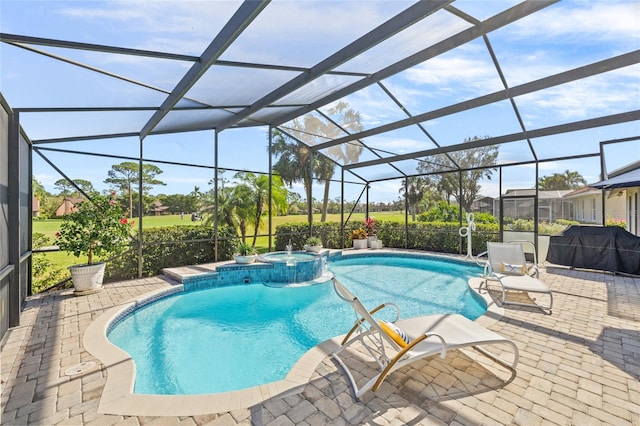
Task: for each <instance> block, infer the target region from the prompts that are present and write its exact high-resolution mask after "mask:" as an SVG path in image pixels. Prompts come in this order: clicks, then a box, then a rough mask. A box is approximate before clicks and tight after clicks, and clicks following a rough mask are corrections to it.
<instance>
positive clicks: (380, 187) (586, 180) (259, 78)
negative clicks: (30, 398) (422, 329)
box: [0, 0, 640, 332]
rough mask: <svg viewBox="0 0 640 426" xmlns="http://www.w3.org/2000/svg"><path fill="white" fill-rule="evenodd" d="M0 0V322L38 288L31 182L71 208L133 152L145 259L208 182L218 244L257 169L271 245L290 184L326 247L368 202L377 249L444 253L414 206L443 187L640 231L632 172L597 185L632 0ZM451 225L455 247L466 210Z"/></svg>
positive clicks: (635, 55) (631, 64)
mask: <svg viewBox="0 0 640 426" xmlns="http://www.w3.org/2000/svg"><path fill="white" fill-rule="evenodd" d="M1 7H2V13H1V18H0V19H1V34H0V41H1V42H2V43H0V55H1V56H0V57H1V62H0V67H1V70H0V71H1V80H0V84H1V86H0V89H1V94H2V99H1V100H2V106H3V109H2V110H3V112H2V138H1V139H0V153H1V155H0V162H1V165H2V171H1V173H0V203H1V204H2V212H3V220H2V223H1V224H0V241H1V243H2V252H1V253H0V279H1V294H2V301H3V305H2V306H3V308H2V309H3V318H2V324H1V326H2V331H3V332H4V330H6V328H7V326H9V325H15V324H17V323H18V321H19V306H20V302H21V301H22V300H24V298H25V296H26V295H27V294H28V293H30V291H31V268H32V257H33V256H34V254H33V252H34V251H38V250H36V249H35V247H34V244H33V241H32V227H33V224H32V216H34V222H33V223H37V222H36V220H35V217H36V216H38V214H39V211H40V210H41V206H39V205H38V203H40V204H41V203H42V202H43V200H41V199H38V197H35V198H34V195H36V193H37V192H38V191H40V190H41V189H42V188H44V189H45V190H46V192H48V193H51V194H53V193H57V196H58V197H59V199H60V200H61V206H63V205H64V203H65V202H73V200H72V199H71V198H72V197H71V196H69V197H67V194H71V193H74V194H75V196H77V197H80V198H83V197H85V196H86V197H88V198H90V197H91V194H92V191H96V192H104V191H109V190H111V189H114V188H117V189H118V190H122V179H121V180H117V179H116V178H115V177H114V173H115V174H117V173H116V172H117V170H120V171H122V169H116V168H115V167H114V166H117V165H122V164H124V163H127V164H130V163H133V164H134V167H133V168H131V167H130V168H129V169H128V170H129V172H131V173H132V174H131V175H129V177H130V176H135V180H134V181H133V182H132V181H131V180H129V181H128V182H129V183H130V186H129V192H128V193H129V194H131V193H133V196H132V197H131V200H132V203H131V204H132V207H131V208H130V214H131V216H132V217H136V218H137V219H138V220H137V222H136V228H137V231H138V237H137V239H136V241H135V242H134V243H133V244H132V249H131V250H132V251H131V253H132V258H134V259H136V262H135V263H136V268H137V275H138V276H142V275H143V273H144V271H145V268H146V267H147V266H148V265H147V266H145V263H144V259H145V253H146V252H147V251H148V250H151V249H152V247H157V246H158V245H162V244H174V243H175V241H156V240H153V241H150V240H145V237H144V236H143V224H144V222H145V221H150V220H151V218H150V217H151V216H152V215H153V214H158V215H162V214H163V212H164V211H165V210H166V209H167V208H168V207H167V204H168V201H167V200H169V196H174V195H175V196H176V197H177V196H179V195H181V196H187V195H190V196H192V197H196V198H198V197H201V195H202V194H205V193H206V194H210V195H211V196H210V197H209V198H206V197H201V199H202V200H203V201H202V202H201V203H200V204H199V206H198V211H195V210H194V211H191V210H189V209H195V207H192V206H193V205H192V204H185V205H184V207H182V210H180V212H181V213H180V214H181V217H182V216H183V215H185V214H186V216H185V218H182V219H181V220H189V219H190V218H194V219H196V218H197V219H199V218H200V216H201V213H202V214H205V215H206V219H207V221H206V226H207V227H208V229H210V230H211V233H210V234H208V235H207V236H206V238H205V239H208V241H210V243H211V244H212V247H213V249H212V250H213V255H212V256H213V257H212V258H213V259H214V260H215V259H220V258H222V253H221V251H220V250H221V249H220V247H221V246H222V245H223V242H224V241H226V240H228V239H229V238H236V236H235V235H233V236H230V235H227V234H225V235H222V233H220V232H219V229H221V227H222V226H224V225H225V223H224V219H223V217H222V212H223V211H224V209H225V208H233V206H234V203H236V207H237V205H239V204H240V203H241V200H240V199H239V198H233V197H231V198H230V197H226V198H225V195H226V194H228V192H225V191H228V189H229V187H232V186H234V185H235V186H237V185H238V184H240V183H250V184H255V185H258V184H259V185H262V186H260V188H262V190H263V192H264V197H265V199H264V205H266V206H271V208H269V207H266V208H265V210H264V213H265V216H264V218H265V219H264V220H265V222H266V223H265V225H264V229H266V230H267V231H266V232H261V233H260V235H259V236H260V237H261V238H266V243H265V246H266V248H267V249H278V248H279V247H280V249H282V247H281V246H282V244H283V243H282V239H281V238H282V237H277V236H276V229H275V225H274V218H275V217H276V216H275V215H276V214H277V213H281V210H282V209H284V210H285V211H286V206H285V207H279V209H280V211H278V209H277V208H276V207H275V206H276V204H277V203H276V202H274V199H275V198H277V197H278V196H279V195H281V188H285V189H286V190H287V193H288V198H287V201H288V203H289V205H291V204H293V203H294V202H296V201H297V205H298V208H297V213H300V214H301V216H302V217H303V218H305V219H304V221H305V222H306V223H307V225H306V226H307V228H306V230H307V231H306V232H308V233H310V234H313V233H314V232H320V231H321V226H320V223H321V220H322V219H321V218H320V216H319V215H318V214H317V213H321V212H322V211H324V212H325V213H327V212H330V213H333V214H334V215H336V214H337V215H338V216H337V217H339V224H338V230H339V231H338V232H339V235H338V237H337V239H335V240H334V241H335V242H334V243H333V245H335V246H336V247H333V248H341V247H343V246H345V245H346V244H347V243H348V241H349V231H350V230H351V229H352V227H354V226H360V225H361V218H362V217H363V214H364V217H367V216H376V218H377V219H383V220H384V216H383V212H384V211H385V210H396V211H399V212H401V213H400V214H402V215H403V219H402V220H400V221H399V222H395V223H394V224H392V225H389V228H388V230H389V234H388V236H387V241H384V243H385V245H388V246H392V247H407V248H419V249H432V247H426V246H422V245H421V243H420V242H416V239H415V238H413V237H412V235H413V233H414V232H418V229H417V228H416V227H415V226H414V225H415V224H416V222H417V221H419V218H414V217H413V213H418V216H419V214H420V213H424V212H425V211H426V210H427V209H428V208H429V206H432V205H433V200H431V201H428V200H427V201H425V199H426V198H428V197H426V195H425V194H432V195H433V194H436V195H439V196H440V197H441V200H444V201H445V202H449V203H450V204H454V205H457V206H459V209H458V210H457V217H456V219H455V221H456V222H457V225H459V226H462V225H463V223H464V222H465V218H466V216H465V214H466V213H470V212H476V213H478V214H479V213H480V212H484V213H487V214H489V215H491V216H493V217H495V218H496V219H497V221H498V225H499V226H498V228H497V231H495V232H494V234H495V235H493V236H492V238H495V239H503V240H506V239H513V237H514V236H515V237H517V239H529V240H531V241H534V242H536V243H540V241H539V240H540V237H541V236H543V235H545V233H548V232H547V231H546V229H547V228H546V226H547V225H549V223H550V222H554V221H556V220H561V221H562V220H565V221H578V222H582V223H593V224H599V225H602V224H604V223H605V221H606V220H607V218H608V217H609V216H611V215H613V216H615V217H613V219H620V220H622V219H624V221H625V226H626V227H627V230H628V231H629V232H632V233H635V234H636V235H638V234H640V232H639V229H640V228H639V225H638V189H637V186H635V187H634V186H633V185H632V184H629V185H628V186H626V187H622V188H621V187H618V188H616V190H615V191H614V190H607V189H606V188H605V189H598V188H592V187H587V186H586V184H596V183H598V182H600V181H603V180H606V179H608V178H610V177H612V176H616V175H617V174H620V173H622V172H625V173H626V172H628V171H629V168H631V169H633V168H634V167H635V168H636V169H637V168H638V167H639V165H638V164H637V163H638V161H640V125H639V123H640V121H639V119H640V108H639V107H640V78H639V76H640V66H639V65H638V63H639V62H640V51H639V50H638V46H639V42H640V31H639V30H638V28H640V3H638V2H633V1H631V2H627V1H620V2H618V1H611V2H565V1H562V2H556V1H524V2H514V1H497V0H490V1H477V0H458V1H420V2H415V3H413V2H405V1H295V2H294V1H275V0H274V1H263V2H258V1H216V2H200V1H180V2H170V1H162V2H136V1H133V2H121V3H120V2H118V3H115V2H93V1H92V2H82V1H80V2H79V1H72V2H64V1H56V2H48V1H47V2H33V1H32V2H28V4H27V3H25V2H21V1H3V2H2V5H1ZM149 166H153V167H149ZM147 172H149V173H150V174H148V173H147ZM562 174H565V176H573V177H576V174H577V175H578V177H579V178H578V179H577V182H578V183H580V185H579V188H578V187H576V186H572V187H571V191H567V190H563V191H560V190H559V188H557V187H553V186H548V187H543V186H542V185H541V183H544V182H546V181H545V178H552V177H553V176H556V175H562ZM280 179H282V181H280ZM34 182H37V185H38V187H37V188H34V185H35V184H34ZM87 182H88V183H89V185H87ZM131 183H132V184H131ZM114 185H115V186H114ZM118 185H120V186H118ZM41 187H42V188H41ZM425 188H426V189H425ZM123 193H126V192H123ZM293 193H297V194H298V195H297V196H292V195H291V194H293ZM543 193H544V194H543ZM138 194H143V195H144V196H138ZM161 194H163V195H164V196H165V197H164V198H161V197H160V195H161ZM159 200H164V201H159ZM430 203H431V204H430ZM174 204H175V203H174ZM285 204H286V203H284V204H281V205H285ZM612 205H613V206H615V207H614V208H611V207H608V206H612ZM328 206H332V210H329V207H328ZM163 208H164V209H165V210H163ZM140 213H142V214H140ZM174 213H177V211H174ZM192 213H193V215H192ZM314 213H316V214H315V215H314ZM357 214H360V216H357ZM618 216H619V217H618ZM356 217H358V219H356ZM519 220H520V221H528V223H530V226H529V227H524V228H518V227H514V223H516V222H517V221H519ZM314 230H316V231H314ZM392 231H393V232H394V233H393V237H391V235H392ZM446 232H449V233H452V234H453V235H454V238H456V248H455V251H456V252H459V253H464V244H463V241H462V238H461V237H459V236H458V234H457V232H458V228H457V226H455V227H453V228H451V229H448V230H447V231H446ZM518 233H519V234H518ZM514 234H518V235H514ZM249 237H251V235H249V236H248V238H249ZM285 238H286V236H285ZM200 240H201V239H200V237H197V238H196V237H193V236H191V237H190V236H187V235H185V236H184V238H183V242H185V243H186V244H191V243H192V244H198V243H199V242H201V241H200ZM50 244H51V245H54V243H53V242H52V243H50ZM167 266H168V265H167ZM5 301H6V306H7V309H6V315H5V314H4V313H5Z"/></svg>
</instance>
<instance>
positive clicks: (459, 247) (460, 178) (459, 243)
mask: <svg viewBox="0 0 640 426" xmlns="http://www.w3.org/2000/svg"><path fill="white" fill-rule="evenodd" d="M458 194H459V196H460V198H458V199H459V200H460V203H459V204H460V208H459V209H458V223H459V225H460V228H462V171H459V172H458ZM462 245H463V238H462V237H461V236H460V237H459V241H458V253H459V254H462Z"/></svg>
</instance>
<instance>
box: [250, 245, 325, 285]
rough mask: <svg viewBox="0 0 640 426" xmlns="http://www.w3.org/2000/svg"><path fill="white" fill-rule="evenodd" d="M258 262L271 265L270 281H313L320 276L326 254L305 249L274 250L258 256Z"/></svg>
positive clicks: (291, 282) (290, 282) (288, 282)
mask: <svg viewBox="0 0 640 426" xmlns="http://www.w3.org/2000/svg"><path fill="white" fill-rule="evenodd" d="M258 260H259V261H260V262H264V263H270V264H272V265H273V272H272V276H271V281H272V282H281V283H285V284H293V283H302V282H307V281H313V280H315V279H317V278H319V277H321V276H322V273H323V270H324V266H325V265H326V261H327V256H326V254H324V255H323V254H322V253H308V252H305V251H293V252H290V253H289V252H286V251H275V252H271V253H265V254H263V255H260V257H258Z"/></svg>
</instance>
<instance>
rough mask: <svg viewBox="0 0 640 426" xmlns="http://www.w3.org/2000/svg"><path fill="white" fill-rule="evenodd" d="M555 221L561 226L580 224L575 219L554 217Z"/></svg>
mask: <svg viewBox="0 0 640 426" xmlns="http://www.w3.org/2000/svg"><path fill="white" fill-rule="evenodd" d="M555 223H557V224H559V225H563V226H571V225H580V222H578V221H577V220H569V219H556V221H555Z"/></svg>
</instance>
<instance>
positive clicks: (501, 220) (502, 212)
mask: <svg viewBox="0 0 640 426" xmlns="http://www.w3.org/2000/svg"><path fill="white" fill-rule="evenodd" d="M498 181H499V183H498V197H499V199H498V200H499V201H498V206H499V208H500V214H499V215H500V217H499V219H500V228H499V236H500V241H501V242H502V241H503V240H504V229H503V227H504V200H503V199H502V167H500V168H499V169H498Z"/></svg>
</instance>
